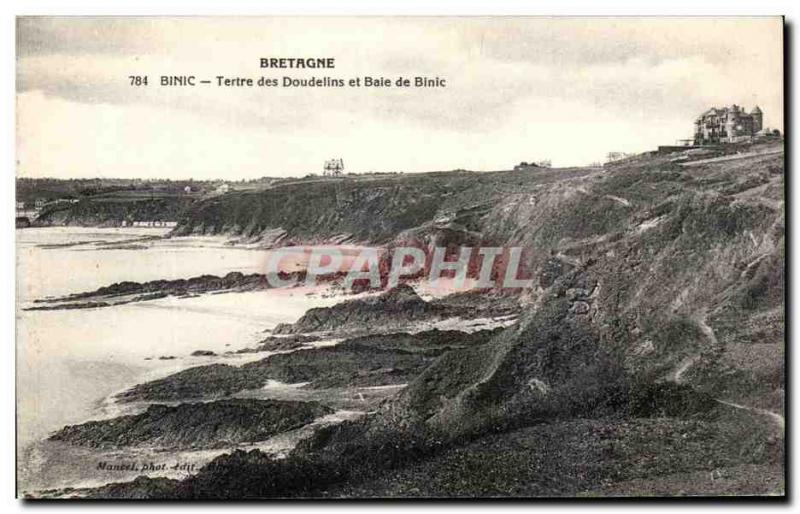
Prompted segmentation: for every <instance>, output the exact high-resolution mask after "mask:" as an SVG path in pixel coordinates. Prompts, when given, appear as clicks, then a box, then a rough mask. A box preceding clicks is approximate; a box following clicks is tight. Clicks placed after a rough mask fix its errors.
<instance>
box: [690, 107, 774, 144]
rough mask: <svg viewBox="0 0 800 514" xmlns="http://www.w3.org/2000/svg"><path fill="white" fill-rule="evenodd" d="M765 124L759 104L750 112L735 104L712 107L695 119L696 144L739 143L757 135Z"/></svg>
mask: <svg viewBox="0 0 800 514" xmlns="http://www.w3.org/2000/svg"><path fill="white" fill-rule="evenodd" d="M763 126H764V115H763V113H762V112H761V109H759V108H758V106H755V107H754V108H753V110H752V111H750V113H749V114H748V113H747V112H746V111H745V110H744V108H742V107H740V106H738V105H736V104H734V105H731V106H730V107H722V108H719V107H712V108H711V109H709V110H707V111H706V112H704V113H703V114H701V115H700V116H698V117H697V119H696V120H695V121H694V144H695V145H707V144H713V143H737V142H739V141H745V140H748V139H750V138H752V137H753V136H755V135H756V134H757V133H758V132H759V131H761V129H762V128H763Z"/></svg>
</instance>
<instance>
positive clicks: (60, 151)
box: [16, 17, 783, 180]
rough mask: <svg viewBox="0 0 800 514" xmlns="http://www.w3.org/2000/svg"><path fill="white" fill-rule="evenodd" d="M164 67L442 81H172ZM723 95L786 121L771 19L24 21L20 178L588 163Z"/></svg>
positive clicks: (776, 24)
mask: <svg viewBox="0 0 800 514" xmlns="http://www.w3.org/2000/svg"><path fill="white" fill-rule="evenodd" d="M262 57H332V58H334V59H335V62H336V67H335V69H326V70H321V69H317V70H309V69H306V70H290V69H284V70H271V69H261V68H260V67H259V62H260V61H259V59H260V58H262ZM130 75H147V76H148V79H149V81H148V82H149V84H148V86H146V87H133V86H131V85H130V80H129V78H128V77H129V76H130ZM161 75H196V76H197V77H198V80H199V79H201V78H202V79H210V80H215V77H216V76H217V75H224V76H227V77H236V76H245V77H252V78H254V79H258V78H259V77H262V76H264V77H270V78H278V79H280V78H281V77H283V76H291V77H293V78H310V77H332V78H341V79H344V80H345V81H347V80H349V79H350V78H354V77H365V76H370V77H387V78H389V79H391V80H392V81H394V80H395V79H397V78H398V77H406V78H411V79H413V78H414V77H417V76H425V77H430V78H433V77H441V78H444V79H445V80H446V81H447V86H446V87H444V88H397V87H391V88H364V87H361V88H350V87H346V88H266V87H252V88H220V87H216V86H214V85H201V86H197V87H184V88H177V87H161V86H160V85H159V77H160V76H161ZM734 103H735V104H738V105H742V106H744V107H745V108H746V109H747V110H748V111H749V110H750V109H751V108H752V107H753V106H754V105H759V106H760V107H761V109H762V110H763V111H764V123H765V125H766V126H769V127H772V128H777V129H779V130H781V131H783V40H782V20H781V19H780V18H777V17H761V18H732V17H722V18H710V17H707V18H701V17H698V18H680V17H665V18H547V17H516V18H514V17H494V18H492V17H488V18H486V17H484V18H469V17H452V18H436V17H416V18H388V17H384V18H368V17H361V18H358V17H355V18H347V17H332V18H324V17H317V18H313V17H311V18H299V17H294V18H292V17H271V18H253V17H249V18H248V17H242V18H209V17H143V18H132V17H22V18H18V20H17V96H16V104H17V105H16V107H17V111H16V112H17V175H18V176H20V177H57V178H82V177H106V178H108V177H125V178H128V177H130V178H173V179H186V178H194V179H198V180H201V179H230V180H238V179H252V178H258V177H263V176H272V177H279V176H303V175H306V174H308V173H320V172H321V171H322V167H323V163H324V161H325V160H327V159H330V158H342V159H344V163H345V171H347V172H356V173H360V172H369V171H382V172H389V171H404V172H422V171H434V170H450V169H457V168H464V169H470V170H487V171H488V170H501V169H510V168H511V167H513V166H514V165H515V164H517V163H519V162H520V161H538V160H544V159H550V160H551V161H552V162H553V165H554V166H576V165H586V164H589V163H592V162H597V161H602V160H604V158H605V155H606V154H607V153H608V152H612V151H621V152H641V151H647V150H652V149H655V147H657V146H658V145H661V144H674V143H675V141H676V140H677V139H682V138H689V137H691V132H692V122H693V120H694V118H695V117H696V116H697V115H698V114H700V113H701V112H702V111H704V110H706V109H708V108H709V107H711V106H725V105H730V104H734Z"/></svg>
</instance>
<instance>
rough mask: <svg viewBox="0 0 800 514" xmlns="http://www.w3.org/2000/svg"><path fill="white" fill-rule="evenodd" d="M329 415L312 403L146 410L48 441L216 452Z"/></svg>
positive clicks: (239, 402) (69, 429) (237, 402)
mask: <svg viewBox="0 0 800 514" xmlns="http://www.w3.org/2000/svg"><path fill="white" fill-rule="evenodd" d="M331 412H332V411H331V410H330V409H329V408H327V407H325V406H323V405H320V404H318V403H315V402H290V401H278V400H245V399H232V400H219V401H214V402H208V403H184V404H180V405H177V406H174V407H173V406H167V405H151V406H150V407H148V408H147V410H146V411H145V412H143V413H141V414H135V415H132V416H122V417H117V418H114V419H109V420H102V421H89V422H87V423H83V424H81V425H70V426H66V427H64V428H62V429H61V430H59V431H58V432H56V433H55V434H54V435H53V436H51V437H50V439H52V440H54V441H62V442H66V443H70V444H75V445H81V446H91V447H95V448H120V447H127V446H146V447H158V448H169V449H190V448H191V449H194V448H220V447H226V446H230V445H236V444H242V443H252V442H257V441H263V440H265V439H268V438H270V437H272V436H273V435H275V434H279V433H281V432H285V431H287V430H291V429H293V428H297V427H299V426H302V425H305V424H307V423H310V422H311V421H313V420H314V419H315V418H318V417H320V416H323V415H325V414H330V413H331Z"/></svg>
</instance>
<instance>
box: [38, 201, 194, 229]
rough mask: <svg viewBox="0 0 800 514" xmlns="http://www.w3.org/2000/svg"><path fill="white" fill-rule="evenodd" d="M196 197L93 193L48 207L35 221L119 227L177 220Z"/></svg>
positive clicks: (44, 223)
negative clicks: (136, 223) (103, 195)
mask: <svg viewBox="0 0 800 514" xmlns="http://www.w3.org/2000/svg"><path fill="white" fill-rule="evenodd" d="M193 201H194V200H193V199H191V198H189V197H186V196H180V195H166V196H160V197H152V198H150V197H147V196H130V195H128V196H125V195H118V196H109V197H102V198H100V197H90V198H84V199H81V200H80V201H77V202H75V203H56V204H54V205H52V206H49V207H45V208H44V209H43V211H42V212H41V213H40V214H39V216H38V217H37V218H36V220H35V222H34V224H35V225H36V226H46V225H79V226H109V227H119V226H123V225H125V224H126V223H128V222H134V221H140V222H162V223H163V222H174V221H177V220H178V219H179V218H180V217H181V216H182V213H183V212H184V211H185V210H186V209H187V208H188V206H189V205H191V204H192V202H193Z"/></svg>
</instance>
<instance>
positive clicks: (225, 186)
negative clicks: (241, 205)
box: [215, 184, 231, 195]
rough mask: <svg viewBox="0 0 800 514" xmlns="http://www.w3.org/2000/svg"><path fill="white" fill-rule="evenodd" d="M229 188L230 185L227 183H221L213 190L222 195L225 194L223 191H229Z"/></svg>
mask: <svg viewBox="0 0 800 514" xmlns="http://www.w3.org/2000/svg"><path fill="white" fill-rule="evenodd" d="M230 190H231V186H229V185H228V184H222V185H220V186H219V187H217V189H216V190H215V192H216V193H217V194H220V195H222V194H225V193H227V192H228V191H230Z"/></svg>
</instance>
